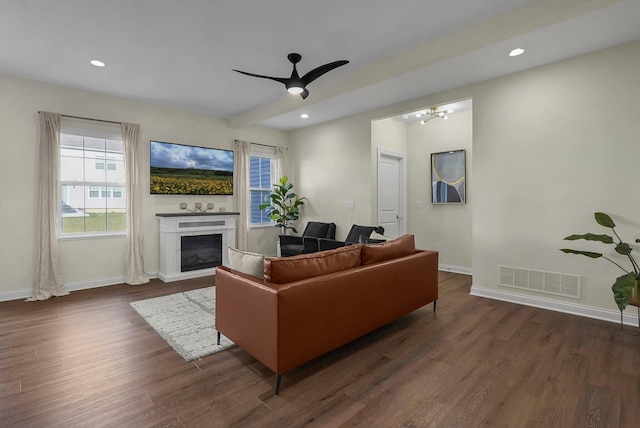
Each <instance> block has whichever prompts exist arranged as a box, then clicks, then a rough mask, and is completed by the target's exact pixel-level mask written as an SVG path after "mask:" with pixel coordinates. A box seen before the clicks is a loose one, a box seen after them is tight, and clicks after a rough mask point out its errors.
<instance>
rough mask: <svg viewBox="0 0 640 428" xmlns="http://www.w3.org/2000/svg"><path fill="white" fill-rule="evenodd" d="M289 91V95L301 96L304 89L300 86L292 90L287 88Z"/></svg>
mask: <svg viewBox="0 0 640 428" xmlns="http://www.w3.org/2000/svg"><path fill="white" fill-rule="evenodd" d="M287 91H289V93H290V94H293V95H300V94H301V93H302V91H304V88H302V87H300V86H292V87H290V88H287Z"/></svg>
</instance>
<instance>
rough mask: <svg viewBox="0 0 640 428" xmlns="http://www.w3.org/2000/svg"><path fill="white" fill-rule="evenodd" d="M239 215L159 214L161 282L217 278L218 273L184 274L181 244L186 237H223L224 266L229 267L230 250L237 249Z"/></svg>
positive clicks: (197, 271)
mask: <svg viewBox="0 0 640 428" xmlns="http://www.w3.org/2000/svg"><path fill="white" fill-rule="evenodd" d="M238 215H239V213H237V212H220V213H178V214H174V213H169V214H156V217H157V218H158V221H159V222H160V269H159V271H158V278H160V279H161V280H162V281H164V282H170V281H178V280H181V279H188V278H197V277H201V276H207V275H215V273H216V269H215V267H213V268H206V269H198V270H190V271H186V272H182V270H181V242H182V237H183V236H199V235H213V234H219V235H221V236H222V264H226V265H228V264H229V260H228V251H227V249H228V248H229V247H232V248H235V246H236V218H237V217H238Z"/></svg>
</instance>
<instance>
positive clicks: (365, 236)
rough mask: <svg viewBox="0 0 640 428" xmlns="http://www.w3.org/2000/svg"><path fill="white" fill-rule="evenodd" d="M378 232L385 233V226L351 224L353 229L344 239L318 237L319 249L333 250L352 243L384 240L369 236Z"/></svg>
mask: <svg viewBox="0 0 640 428" xmlns="http://www.w3.org/2000/svg"><path fill="white" fill-rule="evenodd" d="M374 231H375V232H377V233H379V234H380V235H382V234H384V227H382V226H359V225H357V224H354V225H353V226H351V230H349V233H348V234H347V237H346V239H345V240H344V241H336V240H335V239H326V238H320V239H318V251H323V250H333V249H334V248H338V247H343V246H345V245H352V244H369V243H378V242H384V241H381V240H376V239H370V238H369V237H370V236H371V234H372V233H373V232H374Z"/></svg>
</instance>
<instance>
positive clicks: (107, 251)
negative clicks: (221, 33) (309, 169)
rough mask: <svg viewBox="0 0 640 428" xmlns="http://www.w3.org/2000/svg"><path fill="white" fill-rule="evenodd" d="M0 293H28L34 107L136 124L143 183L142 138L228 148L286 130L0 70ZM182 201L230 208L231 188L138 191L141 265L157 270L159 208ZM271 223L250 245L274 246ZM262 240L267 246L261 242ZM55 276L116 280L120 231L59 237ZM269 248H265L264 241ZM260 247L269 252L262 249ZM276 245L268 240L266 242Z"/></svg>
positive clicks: (145, 142)
mask: <svg viewBox="0 0 640 428" xmlns="http://www.w3.org/2000/svg"><path fill="white" fill-rule="evenodd" d="M0 94H2V96H1V97H0V117H2V126H0V144H1V146H2V149H3V156H1V157H0V182H2V183H3V190H2V197H1V198H0V219H1V221H0V236H2V242H3V245H0V269H1V271H2V272H3V275H2V277H3V278H2V281H0V300H6V299H10V298H19V297H23V296H26V295H30V290H31V287H32V276H33V271H34V256H35V251H34V245H35V235H34V233H33V231H34V227H35V223H36V220H35V216H34V211H35V206H36V200H35V189H36V159H37V152H36V148H37V139H38V132H39V124H38V114H37V112H38V111H52V112H57V113H62V114H67V115H77V116H83V117H91V118H97V119H105V120H114V121H126V122H132V123H138V124H140V139H139V142H140V144H141V146H140V151H141V156H140V159H142V161H143V163H142V165H141V168H142V171H143V174H142V177H143V182H144V186H145V188H148V184H149V173H148V171H149V140H150V139H157V140H161V141H171V142H176V143H184V144H192V145H202V146H209V147H219V148H224V149H233V148H234V143H233V140H234V139H243V140H247V141H253V142H257V143H263V144H271V145H280V146H287V145H288V135H287V133H285V132H282V131H277V130H272V129H268V128H263V127H252V128H244V129H233V128H230V127H229V126H228V125H227V124H226V122H225V121H224V120H221V119H218V118H214V117H211V116H206V115H201V114H195V113H191V112H186V111H183V110H178V109H172V108H167V107H162V106H157V105H151V104H146V103H141V102H137V101H133V100H128V99H123V98H116V97H111V96H107V95H101V94H96V93H90V92H86V91H79V90H73V89H68V88H63V87H60V86H56V85H51V84H47V83H42V82H35V81H30V80H25V79H19V78H15V77H11V76H6V75H0ZM182 201H185V202H188V203H190V205H191V206H192V205H193V203H194V202H196V201H200V202H203V203H207V202H213V203H214V204H215V209H216V210H217V209H218V208H220V207H225V208H226V210H227V211H236V210H237V207H236V206H235V197H232V196H211V197H206V198H204V197H202V198H201V197H197V196H160V195H150V194H149V193H148V192H145V196H144V198H143V205H144V213H143V215H144V221H143V224H144V243H143V248H144V266H145V270H146V271H147V272H150V273H155V272H157V270H158V225H157V221H156V218H155V214H156V213H160V212H179V211H180V210H179V208H178V205H179V203H180V202H182ZM276 236H277V229H276V228H272V229H271V228H269V229H253V230H252V233H251V249H252V250H253V251H263V246H267V245H269V246H273V243H274V242H275V240H276ZM265 248H266V247H265ZM60 251H61V268H62V280H63V283H64V284H65V285H68V286H71V287H72V288H82V287H85V286H92V285H101V284H108V283H114V282H116V283H117V282H119V281H121V280H122V278H123V271H124V268H123V266H124V239H123V238H102V239H84V240H74V241H61V242H60ZM269 251H270V249H269ZM264 252H268V251H267V250H266V249H265V251H264ZM273 252H275V248H274V249H273Z"/></svg>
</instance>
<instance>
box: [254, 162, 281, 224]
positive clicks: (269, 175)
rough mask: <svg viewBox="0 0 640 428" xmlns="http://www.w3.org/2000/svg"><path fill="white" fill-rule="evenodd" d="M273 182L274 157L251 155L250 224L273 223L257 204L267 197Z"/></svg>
mask: <svg viewBox="0 0 640 428" xmlns="http://www.w3.org/2000/svg"><path fill="white" fill-rule="evenodd" d="M274 182H275V159H273V158H272V157H266V156H265V155H259V156H251V158H250V161H249V200H250V213H251V218H250V223H251V224H252V225H261V224H267V225H272V224H273V222H272V221H271V219H270V218H269V217H267V216H266V215H265V214H264V211H262V210H261V209H260V208H259V206H260V204H263V203H264V202H265V201H267V200H268V199H269V194H270V193H271V190H272V188H273V183H274Z"/></svg>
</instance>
